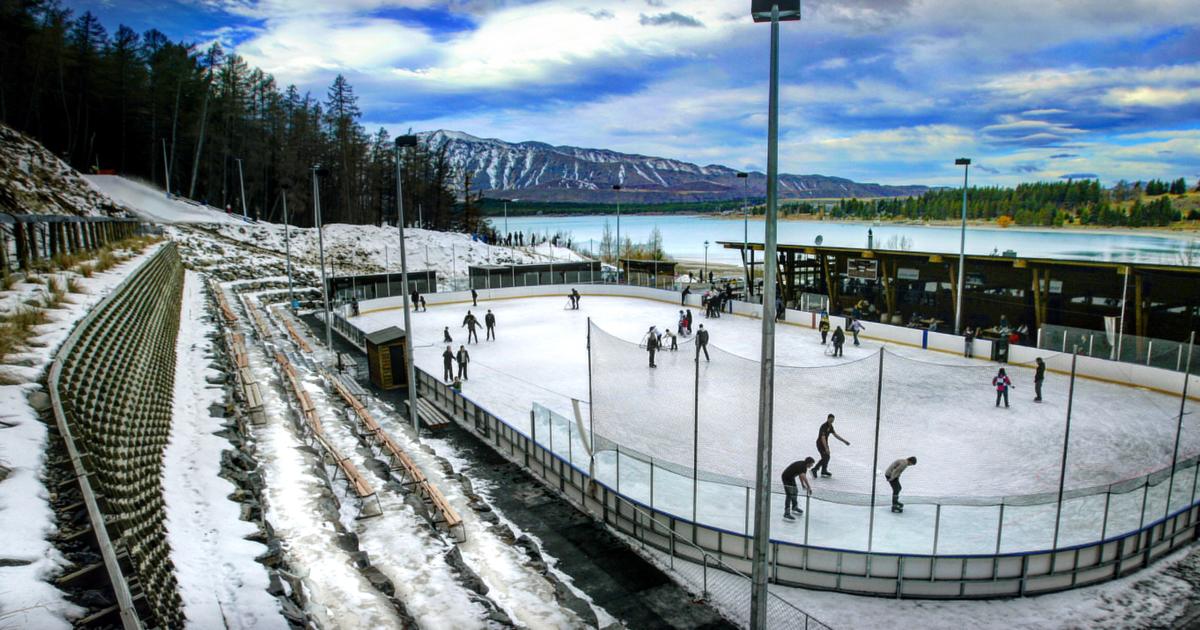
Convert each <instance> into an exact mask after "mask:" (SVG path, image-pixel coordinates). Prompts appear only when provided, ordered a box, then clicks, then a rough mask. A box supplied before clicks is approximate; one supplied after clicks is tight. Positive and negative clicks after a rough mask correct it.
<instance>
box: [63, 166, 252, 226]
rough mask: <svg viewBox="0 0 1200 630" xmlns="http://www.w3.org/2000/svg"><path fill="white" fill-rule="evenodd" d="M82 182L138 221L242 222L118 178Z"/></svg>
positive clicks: (100, 177)
mask: <svg viewBox="0 0 1200 630" xmlns="http://www.w3.org/2000/svg"><path fill="white" fill-rule="evenodd" d="M83 178H84V179H85V180H87V182H88V183H90V184H91V185H92V186H93V187H94V188H95V190H97V191H99V192H102V193H104V194H105V195H107V196H109V197H112V198H113V199H115V200H117V201H119V202H120V203H122V204H124V205H126V206H128V207H129V208H130V209H131V210H132V211H133V212H134V213H135V214H137V215H138V216H139V217H142V218H143V219H147V220H150V221H154V222H157V223H235V222H236V223H241V222H242V221H241V218H240V217H234V216H230V215H228V214H225V213H224V212H221V211H220V210H217V209H216V208H212V207H209V206H205V205H202V204H198V203H195V202H192V201H190V200H186V199H182V198H179V197H174V198H168V197H167V195H166V193H164V192H163V191H161V190H158V189H157V188H154V187H151V186H148V185H146V184H143V183H141V182H138V181H134V180H132V179H126V178H124V177H120V176H118V175H84V176H83Z"/></svg>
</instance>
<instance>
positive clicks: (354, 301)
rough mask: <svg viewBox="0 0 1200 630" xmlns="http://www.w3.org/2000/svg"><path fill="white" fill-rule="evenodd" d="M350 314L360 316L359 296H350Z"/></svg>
mask: <svg viewBox="0 0 1200 630" xmlns="http://www.w3.org/2000/svg"><path fill="white" fill-rule="evenodd" d="M350 314H351V315H352V316H354V317H358V298H357V297H352V298H350Z"/></svg>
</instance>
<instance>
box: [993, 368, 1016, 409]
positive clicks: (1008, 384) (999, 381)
mask: <svg viewBox="0 0 1200 630" xmlns="http://www.w3.org/2000/svg"><path fill="white" fill-rule="evenodd" d="M992 385H993V386H994V387H995V388H996V406H997V407H999V406H1000V399H1001V398H1003V399H1004V407H1005V409H1007V408H1008V390H1009V388H1012V387H1013V384H1012V379H1010V378H1008V375H1007V374H1005V373H1004V368H1000V373H999V374H997V375H996V376H994V377H993V378H992Z"/></svg>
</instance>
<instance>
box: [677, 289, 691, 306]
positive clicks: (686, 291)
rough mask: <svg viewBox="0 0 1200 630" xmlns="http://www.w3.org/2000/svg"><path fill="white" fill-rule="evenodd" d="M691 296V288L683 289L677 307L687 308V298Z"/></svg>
mask: <svg viewBox="0 0 1200 630" xmlns="http://www.w3.org/2000/svg"><path fill="white" fill-rule="evenodd" d="M691 294H692V287H690V286H686V287H683V295H682V296H681V297H680V298H679V305H680V306H687V298H688V296H689V295H691Z"/></svg>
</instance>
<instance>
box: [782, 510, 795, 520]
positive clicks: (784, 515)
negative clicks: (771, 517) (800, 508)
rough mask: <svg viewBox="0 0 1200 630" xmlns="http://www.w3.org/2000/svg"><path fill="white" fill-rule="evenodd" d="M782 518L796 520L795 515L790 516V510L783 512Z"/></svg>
mask: <svg viewBox="0 0 1200 630" xmlns="http://www.w3.org/2000/svg"><path fill="white" fill-rule="evenodd" d="M783 518H784V520H788V521H794V520H796V517H795V516H792V513H791V512H784V513H783Z"/></svg>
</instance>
